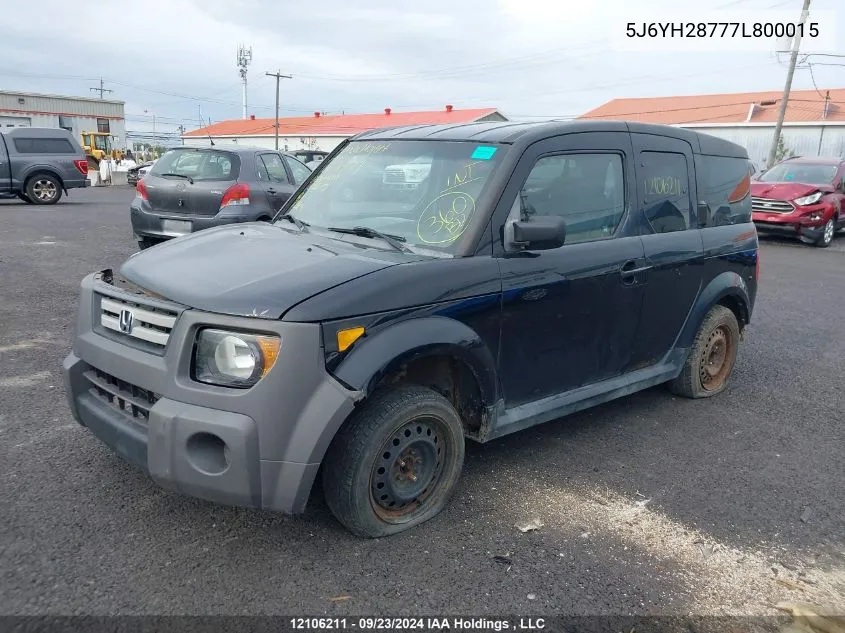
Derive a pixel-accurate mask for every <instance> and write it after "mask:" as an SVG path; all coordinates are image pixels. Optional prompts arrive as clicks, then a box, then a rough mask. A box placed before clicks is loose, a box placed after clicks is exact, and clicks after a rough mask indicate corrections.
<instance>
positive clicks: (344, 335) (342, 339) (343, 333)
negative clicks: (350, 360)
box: [337, 326, 364, 352]
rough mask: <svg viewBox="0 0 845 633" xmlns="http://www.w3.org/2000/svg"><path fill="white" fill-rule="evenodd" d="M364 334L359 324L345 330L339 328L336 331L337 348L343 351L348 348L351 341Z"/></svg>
mask: <svg viewBox="0 0 845 633" xmlns="http://www.w3.org/2000/svg"><path fill="white" fill-rule="evenodd" d="M363 335H364V328H362V327H361V326H358V327H350V328H347V329H345V330H339V331H338V333H337V350H338V351H339V352H345V351H346V350H347V349H349V348H350V346H351V345H352V343H354V342H355V341H357V340H358V339H359V338H361V337H362V336H363Z"/></svg>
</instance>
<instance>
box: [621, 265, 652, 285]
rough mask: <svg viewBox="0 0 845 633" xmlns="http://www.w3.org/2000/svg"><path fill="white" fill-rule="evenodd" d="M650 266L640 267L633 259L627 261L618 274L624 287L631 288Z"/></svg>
mask: <svg viewBox="0 0 845 633" xmlns="http://www.w3.org/2000/svg"><path fill="white" fill-rule="evenodd" d="M650 268H651V266H641V265H640V262H638V261H637V260H635V259H631V260H628V261H627V262H625V263H624V264H622V267H621V268H620V269H619V273H620V274H621V275H622V283H623V284H624V285H626V286H633V285H635V284H636V283H637V282H638V281H639V278H640V276H641V275H642V273H644V272H646V271H647V270H649V269H650Z"/></svg>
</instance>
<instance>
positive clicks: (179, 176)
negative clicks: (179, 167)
mask: <svg viewBox="0 0 845 633" xmlns="http://www.w3.org/2000/svg"><path fill="white" fill-rule="evenodd" d="M162 176H175V177H176V178H184V179H185V180H187V181H188V182H189V183H191V184H194V179H193V178H191V177H190V176H186V175H185V174H171V173H167V174H162Z"/></svg>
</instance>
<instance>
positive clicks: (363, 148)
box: [343, 143, 390, 154]
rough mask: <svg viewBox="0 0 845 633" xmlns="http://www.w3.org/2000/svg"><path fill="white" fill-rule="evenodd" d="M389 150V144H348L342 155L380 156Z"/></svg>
mask: <svg viewBox="0 0 845 633" xmlns="http://www.w3.org/2000/svg"><path fill="white" fill-rule="evenodd" d="M389 149H390V143H350V144H349V146H348V147H347V148H346V149H345V150H343V153H344V154H381V153H382V152H386V151H388V150H389Z"/></svg>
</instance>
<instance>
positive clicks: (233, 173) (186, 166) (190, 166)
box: [150, 149, 240, 180]
mask: <svg viewBox="0 0 845 633" xmlns="http://www.w3.org/2000/svg"><path fill="white" fill-rule="evenodd" d="M239 171H240V160H239V159H238V157H237V156H236V155H235V154H230V153H229V152H218V151H214V150H211V151H209V150H182V149H179V150H171V151H169V152H166V153H165V154H164V155H163V156H162V157H161V158H159V159H158V160H157V161H156V163H155V165H154V166H153V168H152V169H151V170H150V173H151V174H153V175H155V176H165V177H166V175H167V174H171V175H177V176H189V177H191V178H193V179H194V180H237V179H238V173H239Z"/></svg>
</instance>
